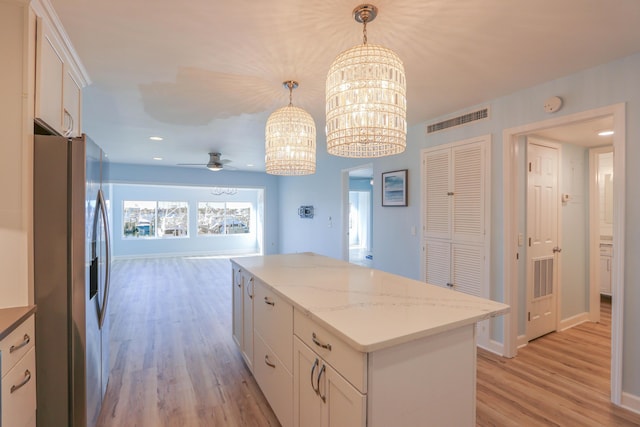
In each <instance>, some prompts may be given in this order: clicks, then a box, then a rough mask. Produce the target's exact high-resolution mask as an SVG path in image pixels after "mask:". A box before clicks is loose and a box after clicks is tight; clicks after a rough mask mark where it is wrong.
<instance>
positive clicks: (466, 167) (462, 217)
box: [451, 144, 486, 243]
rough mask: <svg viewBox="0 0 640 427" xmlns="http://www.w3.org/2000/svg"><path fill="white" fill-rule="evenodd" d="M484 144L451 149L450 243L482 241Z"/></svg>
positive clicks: (483, 219)
mask: <svg viewBox="0 0 640 427" xmlns="http://www.w3.org/2000/svg"><path fill="white" fill-rule="evenodd" d="M485 151H486V150H485V147H484V144H467V145H463V146H459V147H454V148H453V149H452V153H453V154H452V157H453V158H452V163H453V186H452V192H453V196H451V198H452V203H453V209H452V211H453V212H452V215H453V221H452V236H451V238H452V239H453V241H458V242H459V241H464V242H478V243H480V242H482V241H483V240H484V221H485V218H484V199H485V194H484V188H485V182H484V179H485V178H484V176H485V173H484V168H483V165H484V164H485V159H484V156H485V155H486V153H485Z"/></svg>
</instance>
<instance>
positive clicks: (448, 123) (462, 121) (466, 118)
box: [427, 107, 489, 134]
mask: <svg viewBox="0 0 640 427" xmlns="http://www.w3.org/2000/svg"><path fill="white" fill-rule="evenodd" d="M487 118H489V107H485V108H482V109H480V110H477V111H473V112H471V113H467V114H463V115H461V116H458V117H453V118H451V119H447V120H443V121H441V122H438V123H433V124H431V125H427V134H430V133H435V132H440V131H442V130H445V129H450V128H452V127H457V126H462V125H466V124H469V123H472V122H475V121H478V120H483V119H487Z"/></svg>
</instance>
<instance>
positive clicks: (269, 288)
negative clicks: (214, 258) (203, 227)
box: [232, 253, 509, 427]
mask: <svg viewBox="0 0 640 427" xmlns="http://www.w3.org/2000/svg"><path fill="white" fill-rule="evenodd" d="M232 266H233V272H234V282H233V286H234V292H236V288H238V287H239V288H240V289H242V283H241V286H238V284H237V280H236V277H237V274H238V272H243V273H244V274H245V275H246V277H251V278H253V280H254V286H253V288H252V292H253V295H254V298H253V304H252V306H251V309H252V310H253V314H252V316H251V320H252V328H253V330H254V333H253V334H252V339H253V340H254V353H253V359H252V360H251V361H250V362H248V365H249V367H250V369H252V372H253V373H254V375H255V378H256V381H257V383H258V385H259V386H260V388H261V389H262V391H263V393H264V394H265V396H266V398H267V400H268V401H269V403H270V404H271V406H272V408H273V410H274V412H275V414H276V416H277V417H278V419H279V420H280V422H281V424H282V425H283V426H284V427H289V426H296V427H309V426H318V427H338V426H350V427H353V426H362V427H365V426H367V427H382V426H391V425H393V426H398V427H401V426H412V427H413V426H418V425H428V426H454V425H455V426H471V425H475V401H476V332H475V324H476V323H477V322H478V321H480V320H484V319H487V318H489V317H493V316H497V315H501V314H504V313H506V312H508V310H509V307H508V306H506V305H504V304H501V303H498V302H494V301H489V300H485V299H481V298H477V297H473V296H470V295H467V294H463V293H460V292H456V291H453V290H450V289H443V288H440V287H437V286H431V285H427V284H424V283H422V282H419V281H415V280H411V279H407V278H404V277H401V276H397V275H393V274H389V273H385V272H382V271H378V270H373V269H369V268H365V267H361V266H356V265H353V264H349V263H346V262H343V261H338V260H335V259H331V258H327V257H324V256H320V255H315V254H311V253H303V254H290V255H269V256H263V257H245V258H235V259H233V260H232ZM234 295H235V294H234ZM234 301H235V299H234ZM241 308H242V309H243V310H246V309H247V308H248V307H246V306H245V307H240V304H237V303H234V305H233V309H234V320H235V319H247V318H248V317H247V316H246V314H245V313H243V315H242V316H240V315H239V314H238V313H236V311H237V310H239V309H241ZM243 327H244V325H243ZM240 329H241V328H239V327H238V326H236V325H235V324H234V335H235V334H236V331H239V330H240ZM236 341H238V340H236ZM239 345H240V347H241V348H242V347H243V345H242V344H240V343H239ZM245 359H246V357H245Z"/></svg>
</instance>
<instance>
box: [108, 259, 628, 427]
mask: <svg viewBox="0 0 640 427" xmlns="http://www.w3.org/2000/svg"><path fill="white" fill-rule="evenodd" d="M230 276H231V268H230V264H229V261H228V260H227V259H210V258H162V259H138V260H119V261H117V262H115V263H114V268H113V273H112V289H113V290H112V295H111V301H110V304H111V308H110V319H111V367H112V369H111V376H110V380H109V386H108V388H107V395H106V397H105V402H104V405H103V408H102V412H101V414H100V419H99V423H98V425H99V426H101V427H121V426H127V427H129V426H131V427H133V426H145V427H146V426H149V427H156V426H158V427H160V426H162V427H165V426H166V427H172V426H176V427H196V426H198V427H199V426H232V427H235V426H278V425H279V424H278V421H277V419H276V418H275V415H274V414H273V412H272V410H271V408H270V407H269V405H268V404H267V402H266V400H265V398H264V396H263V395H262V393H261V392H260V389H259V388H258V386H257V384H256V383H255V380H254V379H253V377H252V376H251V374H250V373H249V371H248V370H247V368H246V366H245V365H244V362H243V361H242V357H241V356H240V352H239V350H238V349H237V347H236V345H235V343H234V342H233V339H232V338H231V285H230V283H231V277H230ZM603 307H604V308H603V315H602V319H603V320H602V322H601V323H600V324H593V323H585V324H583V325H580V326H577V327H575V328H572V329H571V330H568V331H565V332H561V333H553V334H549V335H547V336H544V337H542V338H539V339H538V340H536V341H534V342H532V343H530V344H529V345H528V346H527V347H525V348H523V349H521V350H520V351H519V353H518V356H517V357H516V358H514V359H505V358H502V357H499V356H496V355H493V354H491V353H488V352H486V351H483V350H479V351H478V385H477V425H478V426H609V425H611V426H635V425H640V415H638V414H634V413H631V412H629V411H626V410H624V409H621V408H618V407H615V406H614V405H612V404H611V403H609V398H608V396H609V357H610V356H609V351H610V350H609V349H610V344H609V343H610V318H611V314H610V305H609V306H607V305H603Z"/></svg>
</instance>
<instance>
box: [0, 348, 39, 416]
mask: <svg viewBox="0 0 640 427" xmlns="http://www.w3.org/2000/svg"><path fill="white" fill-rule="evenodd" d="M21 384H22V386H21ZM12 387H13V388H14V391H13V392H12V391H11V388H12ZM35 411H36V352H35V349H34V348H33V346H32V347H31V349H30V350H29V351H28V352H27V354H26V355H25V356H24V357H23V358H22V359H20V361H19V362H18V363H17V364H16V365H15V366H14V367H13V369H11V370H10V371H9V372H8V373H7V374H6V375H5V376H4V377H3V378H2V425H3V426H23V425H27V423H28V422H29V420H30V419H31V418H32V417H33V414H34V413H35Z"/></svg>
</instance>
